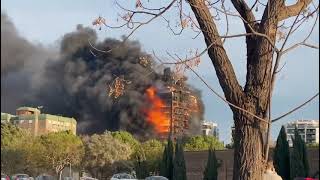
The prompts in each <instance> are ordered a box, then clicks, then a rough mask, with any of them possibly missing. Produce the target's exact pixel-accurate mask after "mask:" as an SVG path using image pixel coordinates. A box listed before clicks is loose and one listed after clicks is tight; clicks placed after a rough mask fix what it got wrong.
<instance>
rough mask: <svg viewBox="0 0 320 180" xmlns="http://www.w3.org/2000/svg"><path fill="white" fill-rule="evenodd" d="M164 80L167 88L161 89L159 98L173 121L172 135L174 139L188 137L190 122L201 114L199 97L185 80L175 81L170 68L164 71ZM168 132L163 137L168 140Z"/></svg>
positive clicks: (164, 110) (165, 111)
mask: <svg viewBox="0 0 320 180" xmlns="http://www.w3.org/2000/svg"><path fill="white" fill-rule="evenodd" d="M163 80H164V82H165V85H166V86H165V87H163V88H162V89H159V92H158V96H159V97H160V98H161V99H162V100H163V102H164V104H165V106H164V107H163V108H162V109H163V113H165V114H166V115H167V117H169V118H170V120H172V135H173V137H174V138H177V137H181V136H183V135H186V134H187V132H188V130H189V129H190V121H191V120H192V118H193V117H194V116H197V115H198V113H200V106H199V104H198V97H197V96H196V95H195V94H194V93H193V92H192V91H191V90H190V89H189V88H188V87H187V86H186V85H185V82H184V81H185V80H183V79H182V80H179V81H175V80H174V78H173V73H172V72H171V71H170V68H166V69H164V75H163ZM168 133H170V127H168V131H167V132H166V133H164V134H162V135H161V138H163V139H164V138H167V137H168Z"/></svg>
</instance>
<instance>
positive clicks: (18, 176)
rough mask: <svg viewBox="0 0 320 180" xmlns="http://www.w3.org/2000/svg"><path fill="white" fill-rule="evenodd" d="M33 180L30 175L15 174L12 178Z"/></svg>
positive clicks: (14, 179) (15, 179)
mask: <svg viewBox="0 0 320 180" xmlns="http://www.w3.org/2000/svg"><path fill="white" fill-rule="evenodd" d="M31 179H33V178H31V177H30V176H29V175H28V174H15V175H13V176H12V180H31Z"/></svg>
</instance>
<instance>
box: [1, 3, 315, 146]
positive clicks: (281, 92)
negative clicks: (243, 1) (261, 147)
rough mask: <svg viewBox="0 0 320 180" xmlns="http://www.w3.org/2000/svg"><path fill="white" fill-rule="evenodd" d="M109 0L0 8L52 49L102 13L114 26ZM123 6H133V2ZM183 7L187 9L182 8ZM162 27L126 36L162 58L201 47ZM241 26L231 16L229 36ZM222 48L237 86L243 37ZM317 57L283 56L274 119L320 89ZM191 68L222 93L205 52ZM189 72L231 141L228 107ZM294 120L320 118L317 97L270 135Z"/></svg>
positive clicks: (105, 32)
mask: <svg viewBox="0 0 320 180" xmlns="http://www.w3.org/2000/svg"><path fill="white" fill-rule="evenodd" d="M113 2H114V1H113V0H110V1H108V0H90V1H85V0H77V1H71V0H64V1H62V0H56V1H42V0H29V1H18V0H3V1H1V8H2V9H1V11H2V12H6V13H7V15H8V16H9V17H10V18H11V20H12V21H13V23H14V24H15V26H16V28H17V29H18V31H19V33H20V35H21V36H23V37H25V38H26V39H28V40H30V41H32V42H34V43H35V44H42V45H44V46H51V47H52V46H53V47H55V46H57V44H58V43H57V42H58V41H59V40H60V39H61V38H62V35H64V34H65V33H67V32H71V31H74V30H75V29H76V25H77V24H82V25H84V26H91V27H92V21H93V20H94V19H95V18H97V17H98V16H102V17H104V18H105V19H106V22H107V24H109V23H110V24H113V25H114V24H116V23H117V21H116V19H117V15H118V13H119V12H121V11H120V10H119V8H116V7H115V4H114V3H113ZM120 2H124V1H123V0H122V1H120ZM165 2H166V1H155V2H152V3H155V4H157V5H165V4H166V3H165ZM289 2H290V1H289ZM123 5H126V3H123ZM227 5H228V4H227ZM127 7H130V8H132V7H133V5H132V4H131V5H129V6H127ZM186 10H188V9H187V8H186ZM258 12H259V11H258ZM176 15H177V14H176V12H169V13H168V15H167V17H168V18H171V17H177V16H176ZM310 23H311V22H310ZM310 23H308V24H307V25H305V26H302V27H301V28H300V30H299V31H298V32H297V33H296V34H295V35H294V36H293V38H291V39H289V42H288V44H292V43H294V42H296V41H295V40H299V39H303V38H304V37H305V35H306V32H308V30H309V29H310V25H311V24H310ZM173 24H174V23H173ZM166 25H167V24H166V22H163V21H160V20H156V21H154V22H152V23H150V24H147V25H145V26H143V27H142V28H141V29H139V30H138V31H137V32H136V33H134V34H133V36H131V37H130V39H134V40H138V41H140V43H141V45H142V47H143V50H144V51H146V52H149V53H151V52H152V51H155V52H156V54H157V55H158V56H160V57H163V58H166V57H167V55H166V51H169V52H170V53H173V54H174V53H177V54H179V55H185V54H188V51H189V50H190V49H192V50H196V49H198V50H199V52H200V51H201V50H202V49H204V48H205V43H204V40H203V36H201V35H200V36H198V37H197V38H196V39H193V38H192V37H194V36H195V33H194V32H192V31H191V30H187V31H185V32H183V34H182V35H180V36H175V35H173V34H172V32H171V31H170V30H169V29H168V28H167V27H166ZM318 25H319V22H318V24H317V27H316V28H315V31H314V32H313V34H312V35H311V37H310V39H309V42H310V43H312V44H317V45H319V28H318V27H319V26H318ZM217 26H218V28H219V31H221V32H223V31H225V27H226V26H225V23H224V22H222V21H221V22H220V21H219V22H217ZM243 29H244V28H243V25H242V23H241V22H240V21H239V19H235V18H230V32H229V33H230V34H236V33H240V32H243ZM97 31H98V36H99V39H100V40H103V39H104V38H106V37H109V38H121V36H122V35H126V34H128V32H129V30H128V29H107V28H102V29H101V30H100V31H99V30H98V29H97ZM225 49H226V51H227V54H228V56H229V57H230V60H231V62H232V64H233V66H234V69H235V72H236V75H237V78H238V80H239V82H240V84H241V85H244V83H245V75H246V69H245V68H246V60H245V58H246V53H245V39H244V38H243V37H242V38H235V39H228V40H227V41H226V43H225ZM318 59H319V51H318V50H315V49H310V48H306V47H300V48H298V49H296V50H294V51H292V52H289V54H287V55H285V56H284V57H283V59H282V62H281V64H283V63H285V66H284V68H283V69H282V70H281V72H280V73H279V76H278V80H277V82H276V87H275V90H274V93H273V94H274V95H273V99H272V117H278V116H279V115H282V114H283V113H285V112H287V111H288V110H291V109H292V108H294V107H295V106H297V105H299V104H301V103H302V102H304V101H305V100H306V99H308V98H310V97H311V96H313V95H314V94H316V93H317V92H319V76H318V75H319V60H318ZM195 70H196V71H197V72H198V73H199V74H200V75H201V76H202V77H203V78H204V79H205V80H206V82H207V83H208V84H210V86H211V87H212V88H213V89H214V90H216V91H218V92H219V93H220V94H221V95H223V93H222V89H221V87H220V85H219V83H218V79H217V77H216V74H215V70H214V68H213V65H212V63H211V61H210V59H209V57H208V56H207V55H206V54H205V55H204V56H202V57H201V64H200V65H199V66H198V67H197V68H195ZM187 75H188V82H189V83H190V84H192V85H193V86H195V87H197V88H198V89H200V90H201V91H202V99H203V101H204V104H205V120H207V121H213V122H215V123H217V124H218V128H219V131H220V140H221V141H224V142H225V143H229V142H230V138H231V126H232V125H233V117H232V112H231V110H230V108H229V106H228V105H227V104H225V103H224V102H223V101H222V100H221V99H219V98H218V97H217V96H215V95H214V94H213V93H212V92H211V91H210V90H209V89H208V88H207V87H206V86H205V85H204V84H203V83H202V82H201V81H200V80H199V79H198V78H197V77H196V76H195V75H194V74H192V73H191V72H188V73H187ZM297 119H317V120H318V119H319V97H317V98H316V99H315V100H314V101H312V102H311V103H309V104H307V105H306V106H304V107H303V108H302V109H300V110H298V111H296V112H295V113H293V114H291V115H289V116H286V117H285V118H283V119H282V120H280V121H278V122H276V123H274V124H272V130H271V137H272V139H273V140H275V139H276V137H277V135H278V133H279V130H280V127H281V125H283V124H285V123H287V122H289V121H294V120H297Z"/></svg>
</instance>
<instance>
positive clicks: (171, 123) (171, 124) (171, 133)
mask: <svg viewBox="0 0 320 180" xmlns="http://www.w3.org/2000/svg"><path fill="white" fill-rule="evenodd" d="M173 91H174V90H173V88H172V89H171V118H170V139H171V140H172V136H173V95H174V92H173Z"/></svg>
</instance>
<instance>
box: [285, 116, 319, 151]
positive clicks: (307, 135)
mask: <svg viewBox="0 0 320 180" xmlns="http://www.w3.org/2000/svg"><path fill="white" fill-rule="evenodd" d="M295 128H297V129H298V132H299V135H300V136H301V138H302V140H304V142H306V143H307V144H311V143H319V120H297V121H294V122H290V123H287V124H286V125H285V129H286V133H287V139H288V142H289V145H290V146H292V138H293V136H294V130H295Z"/></svg>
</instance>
